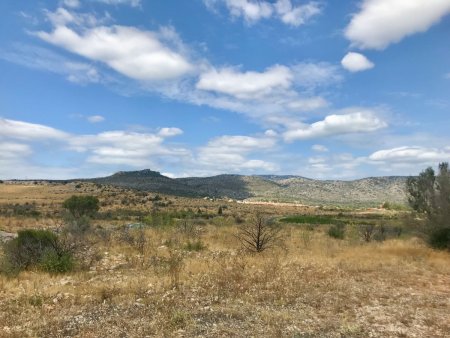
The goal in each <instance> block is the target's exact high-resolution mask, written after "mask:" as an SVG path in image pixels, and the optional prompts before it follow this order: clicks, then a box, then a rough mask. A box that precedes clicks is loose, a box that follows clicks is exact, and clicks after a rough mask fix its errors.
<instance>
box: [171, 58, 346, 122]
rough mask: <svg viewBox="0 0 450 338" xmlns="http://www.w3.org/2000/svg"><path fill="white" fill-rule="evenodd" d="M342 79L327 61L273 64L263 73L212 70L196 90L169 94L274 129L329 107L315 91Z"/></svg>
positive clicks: (201, 80) (202, 77)
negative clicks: (241, 115) (222, 110)
mask: <svg viewBox="0 0 450 338" xmlns="http://www.w3.org/2000/svg"><path fill="white" fill-rule="evenodd" d="M341 79H342V77H341V75H340V74H339V71H338V69H337V67H335V66H333V65H330V64H328V63H325V62H318V63H313V62H308V63H301V64H295V65H292V66H289V67H288V66H284V65H273V66H271V67H268V68H266V69H265V70H263V71H241V70H240V69H239V68H237V67H224V68H218V69H217V68H209V69H207V70H206V71H204V72H203V73H202V74H201V75H200V77H199V80H198V81H197V83H196V88H195V89H196V91H190V90H189V88H188V89H186V88H182V87H181V88H179V89H180V90H179V91H176V90H172V91H171V92H169V94H168V95H169V96H170V95H172V97H175V98H180V99H184V100H185V101H189V102H192V103H194V104H205V105H209V106H211V107H214V108H220V109H226V110H231V111H234V112H238V113H243V114H245V115H247V116H249V117H251V118H252V119H254V120H255V121H258V122H259V123H262V124H264V125H266V124H267V126H268V127H270V128H273V127H274V126H275V125H280V124H281V125H285V124H291V122H292V120H293V119H295V118H298V117H296V115H297V114H298V113H305V112H311V111H315V110H317V109H320V108H324V107H326V106H328V102H327V100H326V99H325V98H323V97H322V96H319V95H316V94H315V92H316V90H317V88H319V87H324V86H327V85H329V84H332V83H336V82H338V81H340V80H341ZM171 89H173V88H171ZM165 94H166V95H167V91H166V92H165Z"/></svg>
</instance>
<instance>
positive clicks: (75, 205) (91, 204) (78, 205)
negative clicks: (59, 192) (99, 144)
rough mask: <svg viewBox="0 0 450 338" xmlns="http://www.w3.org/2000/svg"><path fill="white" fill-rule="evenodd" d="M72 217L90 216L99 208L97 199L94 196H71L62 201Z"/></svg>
mask: <svg viewBox="0 0 450 338" xmlns="http://www.w3.org/2000/svg"><path fill="white" fill-rule="evenodd" d="M63 208H64V209H67V210H68V211H69V212H70V213H71V214H72V216H73V217H75V218H80V217H83V216H88V217H92V216H93V215H94V214H95V213H96V212H97V211H98V210H99V200H98V198H97V197H95V196H89V195H88V196H75V195H74V196H71V197H69V198H68V199H66V200H65V201H64V203H63Z"/></svg>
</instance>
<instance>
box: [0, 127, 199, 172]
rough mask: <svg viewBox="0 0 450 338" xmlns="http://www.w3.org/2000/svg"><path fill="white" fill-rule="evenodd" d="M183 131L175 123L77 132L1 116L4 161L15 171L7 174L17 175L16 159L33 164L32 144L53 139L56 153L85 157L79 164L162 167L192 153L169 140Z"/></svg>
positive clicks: (43, 145)
mask: <svg viewBox="0 0 450 338" xmlns="http://www.w3.org/2000/svg"><path fill="white" fill-rule="evenodd" d="M182 132H183V131H182V130H181V129H179V128H173V127H172V128H161V129H160V130H159V132H157V133H137V132H131V131H124V130H116V131H105V132H101V133H98V134H88V135H83V134H81V135H76V134H71V133H67V132H64V131H61V130H58V129H55V128H52V127H49V126H45V125H41V124H34V123H28V122H23V121H15V120H7V119H0V163H2V164H3V165H8V166H9V167H10V169H11V170H10V171H11V172H10V173H9V174H8V175H7V176H11V175H12V176H13V177H14V171H13V170H12V168H14V166H13V165H12V163H22V165H25V166H29V165H30V160H31V158H32V157H33V155H34V154H35V152H36V151H33V149H32V147H33V148H36V149H35V150H37V149H41V150H42V149H48V145H49V141H52V143H51V144H52V149H51V151H52V153H55V152H56V153H57V152H61V153H64V154H65V155H66V154H68V153H69V152H70V151H72V152H73V156H78V157H80V158H81V159H80V162H78V164H77V166H79V167H82V166H83V165H84V164H95V165H121V166H125V167H140V168H144V167H151V168H155V167H156V168H159V167H161V163H163V162H164V163H165V162H178V161H182V160H183V159H184V158H189V157H190V156H191V154H190V151H189V150H187V149H185V148H183V147H180V146H175V145H172V144H168V143H167V139H168V138H170V137H173V136H176V135H179V134H181V133H182ZM18 141H19V142H18ZM54 141H58V142H57V143H55V142H54ZM45 151H46V150H45ZM1 172H4V173H6V172H7V170H3V171H0V173H1Z"/></svg>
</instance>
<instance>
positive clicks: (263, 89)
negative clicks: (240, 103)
mask: <svg viewBox="0 0 450 338" xmlns="http://www.w3.org/2000/svg"><path fill="white" fill-rule="evenodd" d="M292 80H293V75H292V73H291V71H290V69H289V68H288V67H285V66H280V65H275V66H272V67H270V68H267V69H266V70H265V71H264V72H261V73H258V72H251V71H249V72H244V73H241V72H238V71H237V70H236V69H233V68H223V69H220V70H216V69H213V70H210V71H209V72H207V73H203V74H201V75H200V79H199V81H198V82H197V85H196V87H197V89H201V90H208V91H214V92H217V93H222V94H228V95H231V96H235V97H237V98H240V99H252V98H255V97H260V96H264V95H269V94H271V92H273V91H274V90H277V89H279V88H282V89H286V88H289V87H290V86H291V82H292Z"/></svg>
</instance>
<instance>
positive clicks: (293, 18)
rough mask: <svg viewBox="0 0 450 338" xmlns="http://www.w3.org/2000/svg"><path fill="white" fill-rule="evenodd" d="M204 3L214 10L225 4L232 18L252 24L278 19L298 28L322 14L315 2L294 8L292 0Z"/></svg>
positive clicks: (233, 0) (243, 0)
mask: <svg viewBox="0 0 450 338" xmlns="http://www.w3.org/2000/svg"><path fill="white" fill-rule="evenodd" d="M203 2H204V3H205V5H206V6H207V7H208V8H209V9H213V10H215V9H216V8H217V5H218V4H223V5H225V7H226V8H227V9H228V11H229V12H230V14H231V16H232V17H242V18H244V20H245V21H246V22H247V23H250V24H252V23H255V22H257V21H259V20H261V19H268V18H271V17H276V18H278V19H279V20H281V21H282V22H283V23H285V24H287V25H290V26H294V27H298V26H300V25H303V24H305V23H306V22H307V21H308V20H309V19H310V18H312V17H314V16H316V15H318V14H320V12H321V7H320V6H319V4H318V2H315V1H311V2H308V3H306V4H304V5H298V6H294V5H293V4H292V1H291V0H277V1H276V2H274V3H273V2H271V1H263V0H204V1H203Z"/></svg>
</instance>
